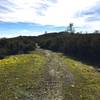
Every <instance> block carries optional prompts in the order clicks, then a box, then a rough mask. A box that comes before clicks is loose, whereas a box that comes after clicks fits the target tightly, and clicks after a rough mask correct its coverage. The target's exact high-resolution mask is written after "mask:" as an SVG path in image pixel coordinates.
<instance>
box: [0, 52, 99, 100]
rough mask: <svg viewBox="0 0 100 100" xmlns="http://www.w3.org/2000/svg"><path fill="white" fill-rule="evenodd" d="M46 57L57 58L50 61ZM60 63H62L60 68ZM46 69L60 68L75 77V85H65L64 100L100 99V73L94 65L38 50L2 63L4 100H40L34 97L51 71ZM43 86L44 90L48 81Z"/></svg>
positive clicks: (0, 94)
mask: <svg viewBox="0 0 100 100" xmlns="http://www.w3.org/2000/svg"><path fill="white" fill-rule="evenodd" d="M46 56H48V57H49V56H50V57H52V56H53V58H50V59H51V60H50V61H49V62H48V60H47V58H46ZM48 59H49V58H48ZM53 59H54V60H53ZM56 59H57V61H56ZM59 60H61V62H60V61H59ZM58 61H59V64H60V63H61V64H60V65H59V66H60V67H59V66H58ZM63 63H64V65H63ZM49 64H50V65H54V66H50V65H49ZM56 65H57V66H56ZM46 66H49V67H50V68H54V69H57V68H60V70H61V71H63V69H64V72H66V74H64V73H63V74H62V75H68V76H70V75H73V76H70V78H71V77H73V79H72V81H73V82H72V83H71V84H67V83H66V84H65V83H64V87H63V89H64V90H63V92H64V93H63V95H64V98H65V99H64V100H99V99H100V73H99V72H97V71H96V70H95V69H94V68H93V66H89V65H85V64H82V63H81V62H78V61H75V60H72V59H70V58H69V57H65V56H63V55H62V54H59V53H52V52H48V51H46V50H42V52H40V50H37V51H33V52H30V54H21V55H15V56H9V57H6V58H5V59H2V60H0V100H28V99H29V100H36V99H34V98H33V94H34V91H35V90H36V89H41V88H42V87H39V84H40V83H41V81H43V80H42V79H44V78H48V76H45V75H46V73H48V72H49V69H48V70H47V67H46ZM60 70H59V72H60ZM68 73H71V74H68ZM62 77H67V76H62ZM63 81H64V80H63ZM65 81H66V80H65ZM69 81H70V80H69ZM69 83H70V82H69ZM42 85H43V87H44V86H45V82H44V84H42ZM44 88H45V87H44ZM43 91H44V90H43ZM40 92H41V91H40ZM41 93H43V92H41ZM52 96H53V94H52ZM37 100H38V99H37ZM42 100H43V99H42Z"/></svg>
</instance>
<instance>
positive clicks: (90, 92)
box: [64, 57, 100, 100]
mask: <svg viewBox="0 0 100 100" xmlns="http://www.w3.org/2000/svg"><path fill="white" fill-rule="evenodd" d="M64 62H65V63H66V66H67V68H68V70H69V71H70V72H71V73H72V74H73V76H74V80H75V84H74V85H75V86H74V87H67V86H66V93H67V94H66V97H67V96H69V100H72V98H71V95H73V98H74V97H75V98H76V100H100V73H99V72H97V71H96V70H95V69H94V68H93V66H89V65H85V64H82V63H81V62H78V61H75V60H72V59H70V58H68V57H64ZM68 93H69V94H70V95H69V94H68Z"/></svg>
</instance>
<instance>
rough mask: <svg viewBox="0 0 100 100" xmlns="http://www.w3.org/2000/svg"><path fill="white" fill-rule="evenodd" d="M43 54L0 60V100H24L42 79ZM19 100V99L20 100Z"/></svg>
mask: <svg viewBox="0 0 100 100" xmlns="http://www.w3.org/2000/svg"><path fill="white" fill-rule="evenodd" d="M45 61H46V60H45V57H44V56H43V54H42V53H39V54H38V53H32V54H22V55H16V56H10V57H7V58H5V59H3V60H0V100H16V99H18V98H21V100H24V97H25V95H26V97H27V95H31V94H30V93H31V92H27V89H30V91H31V90H34V88H36V86H37V85H38V82H39V80H40V79H41V76H42V74H43V73H44V72H43V69H44V64H45ZM18 100H19V99H18Z"/></svg>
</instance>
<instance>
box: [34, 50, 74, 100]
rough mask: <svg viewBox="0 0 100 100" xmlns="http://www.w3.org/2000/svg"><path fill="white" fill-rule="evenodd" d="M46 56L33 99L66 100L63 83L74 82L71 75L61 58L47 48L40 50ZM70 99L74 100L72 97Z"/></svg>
mask: <svg viewBox="0 0 100 100" xmlns="http://www.w3.org/2000/svg"><path fill="white" fill-rule="evenodd" d="M41 51H42V52H44V53H45V56H46V57H47V63H46V64H45V70H44V72H45V73H44V77H43V79H42V81H41V82H40V84H39V85H38V88H37V89H36V91H35V94H34V100H66V99H65V98H64V87H65V85H67V84H68V85H70V84H74V78H73V75H72V74H71V73H70V72H69V71H68V70H67V68H66V65H65V64H64V63H63V59H62V58H60V57H59V56H58V55H57V54H56V53H53V52H51V51H49V50H41ZM72 100H75V99H74V98H73V97H72Z"/></svg>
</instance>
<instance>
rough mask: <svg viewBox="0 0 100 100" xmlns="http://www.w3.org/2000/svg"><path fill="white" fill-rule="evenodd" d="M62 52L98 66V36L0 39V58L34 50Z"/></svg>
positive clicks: (49, 34) (49, 35)
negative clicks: (37, 45)
mask: <svg viewBox="0 0 100 100" xmlns="http://www.w3.org/2000/svg"><path fill="white" fill-rule="evenodd" d="M35 43H38V44H39V46H40V47H41V48H44V49H49V50H53V51H56V52H62V53H64V54H66V55H68V56H71V57H74V58H77V59H78V60H82V61H85V62H90V63H91V62H92V63H95V64H100V34H95V33H93V34H79V33H68V32H59V33H46V34H44V35H40V36H38V37H32V36H28V37H25V36H20V37H16V38H10V39H6V38H3V39H0V58H4V57H5V56H8V55H14V54H21V53H28V51H32V50H34V49H35V48H36V45H35Z"/></svg>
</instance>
